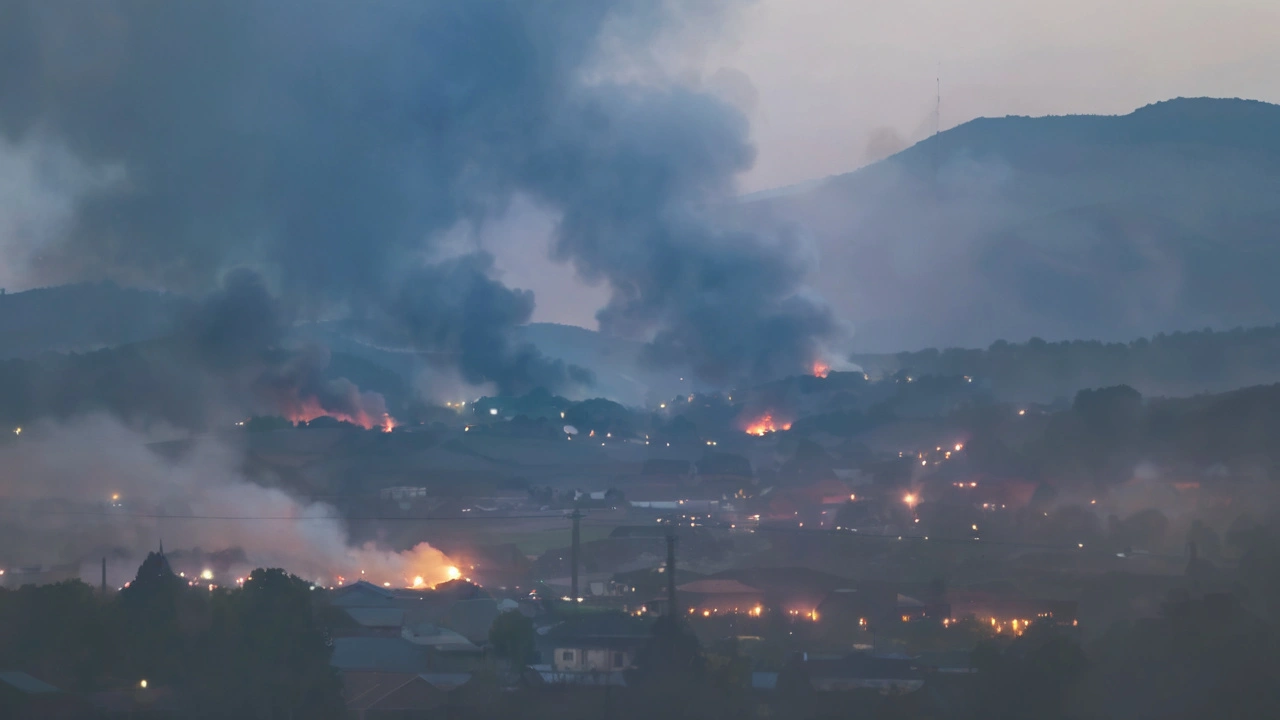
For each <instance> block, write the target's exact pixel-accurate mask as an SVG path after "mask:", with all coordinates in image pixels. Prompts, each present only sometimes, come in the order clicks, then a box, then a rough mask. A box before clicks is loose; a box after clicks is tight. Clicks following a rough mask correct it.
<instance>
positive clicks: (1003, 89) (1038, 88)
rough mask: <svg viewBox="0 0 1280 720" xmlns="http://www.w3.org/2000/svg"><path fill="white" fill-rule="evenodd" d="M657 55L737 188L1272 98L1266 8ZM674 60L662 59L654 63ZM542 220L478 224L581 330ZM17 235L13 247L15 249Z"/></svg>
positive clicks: (967, 10) (852, 20)
mask: <svg viewBox="0 0 1280 720" xmlns="http://www.w3.org/2000/svg"><path fill="white" fill-rule="evenodd" d="M676 36H677V37H676V38H675V39H674V40H672V41H671V42H668V43H666V44H664V45H662V46H660V47H659V48H658V49H657V50H655V55H657V56H658V57H657V58H656V59H657V60H658V62H659V63H660V64H666V65H670V66H672V67H675V68H679V69H680V70H683V71H688V73H689V77H690V78H692V79H694V81H695V82H696V81H698V78H699V77H700V78H701V82H703V83H704V84H705V85H706V86H707V87H710V88H712V89H714V90H716V91H719V92H722V93H723V94H724V95H725V96H726V97H729V98H730V99H732V100H734V102H736V103H737V104H739V105H740V106H741V107H742V108H743V109H744V110H745V111H746V112H747V113H748V116H749V117H750V119H751V121H752V128H753V130H752V132H753V137H754V140H755V142H756V145H757V148H758V158H757V163H756V165H755V167H754V169H753V170H751V171H750V172H749V173H747V174H746V175H745V176H744V177H742V178H741V189H742V190H743V191H746V192H750V191H755V190H761V189H766V188H770V187H777V186H781V185H786V184H790V183H794V182H799V181H803V180H807V179H811V178H819V177H824V176H827V175H831V174H836V173H841V172H847V171H849V170H853V169H855V168H857V167H859V166H861V165H864V164H866V163H867V162H868V161H870V160H875V159H879V158H880V157H883V156H885V155H887V154H889V153H891V152H893V151H895V150H897V149H901V147H903V146H905V145H907V144H910V143H912V142H915V141H917V140H919V139H921V138H922V137H924V136H925V135H927V134H928V133H930V132H932V131H933V127H934V119H933V118H934V97H935V78H936V77H937V76H938V75H939V70H940V72H941V80H942V105H941V124H942V127H943V128H944V129H945V128H947V127H951V126H954V125H957V124H960V123H962V122H965V121H968V120H970V119H972V118H975V117H979V116H1000V115H1006V114H1019V115H1046V114H1066V113H1105V114H1123V113H1127V112H1130V111H1132V110H1133V109H1135V108H1137V107H1140V106H1142V105H1145V104H1147V103H1151V102H1155V101H1159V100H1165V99H1169V98H1172V97H1177V96H1216V97H1245V98H1252V99H1258V100H1266V101H1270V102H1280V73H1277V68H1280V42H1277V41H1276V40H1277V38H1280V0H1071V1H1070V2H1067V1H1066V0H888V1H886V0H876V1H875V2H871V1H869V0H755V2H754V3H752V4H750V5H749V7H748V8H747V9H746V10H745V11H744V12H743V13H742V14H741V15H740V16H739V17H737V18H736V20H734V21H733V23H732V25H731V26H730V27H727V28H723V29H722V30H721V31H712V30H709V29H708V28H706V27H705V26H704V25H697V24H693V23H691V24H690V25H689V27H687V28H685V29H684V32H683V33H676ZM667 56H670V57H667ZM99 181H100V178H97V177H96V176H94V175H93V174H91V173H88V172H87V171H86V170H85V169H84V168H81V167H79V166H78V165H77V164H76V163H75V161H74V159H72V158H66V157H62V156H61V155H59V153H57V152H56V149H55V150H48V149H47V148H46V149H43V150H33V149H31V148H21V147H19V148H15V147H5V146H3V145H0V240H2V241H3V243H0V250H3V253H0V254H3V257H2V258H0V286H8V287H10V288H12V289H17V288H20V287H22V286H23V285H24V284H25V283H24V282H23V280H24V275H25V273H24V265H25V262H24V261H25V257H24V256H23V253H22V252H20V250H21V249H23V248H29V247H32V246H38V244H39V240H40V237H41V234H42V233H48V232H56V231H58V229H59V228H61V227H62V221H63V220H65V219H66V218H67V217H68V216H69V214H70V210H71V208H70V207H69V206H68V204H67V199H66V197H64V193H63V192H53V190H52V189H53V188H58V189H59V190H65V188H66V187H67V186H68V184H71V185H72V186H75V187H92V186H93V185H94V184H95V183H97V182H99ZM554 222H555V220H554V218H551V217H547V216H545V215H540V214H539V213H538V212H537V211H536V210H531V209H530V208H529V207H528V206H527V204H518V205H517V208H516V210H515V211H514V212H513V213H512V214H511V216H510V217H508V218H506V219H504V220H502V221H498V222H494V223H491V224H490V226H489V227H487V228H484V229H482V230H481V232H480V235H479V238H480V243H481V244H482V245H483V246H485V247H486V248H487V249H490V250H492V251H493V252H495V254H496V255H497V256H498V267H499V269H500V270H501V271H502V272H503V279H504V281H505V282H506V283H507V284H509V285H512V286H515V287H523V288H528V289H531V290H533V291H534V292H535V296H536V298H537V303H538V304H537V309H536V311H535V315H534V319H535V320H541V321H556V322H569V323H574V324H579V325H583V326H586V327H594V326H595V321H594V313H595V311H596V309H597V308H598V307H600V306H601V305H602V304H603V302H604V300H605V298H606V294H605V289H604V288H599V287H597V288H586V287H584V286H583V285H581V284H580V283H579V282H578V281H576V280H575V279H574V276H573V270H572V268H569V267H565V266H561V265H556V264H554V263H552V262H551V261H549V260H547V259H546V251H547V244H548V239H549V237H550V235H551V233H552V232H553V228H554ZM15 239H16V240H15Z"/></svg>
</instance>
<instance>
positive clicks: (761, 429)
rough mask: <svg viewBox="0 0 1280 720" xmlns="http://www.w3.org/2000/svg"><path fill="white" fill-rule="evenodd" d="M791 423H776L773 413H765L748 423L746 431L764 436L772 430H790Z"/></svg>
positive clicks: (749, 433)
mask: <svg viewBox="0 0 1280 720" xmlns="http://www.w3.org/2000/svg"><path fill="white" fill-rule="evenodd" d="M790 429H791V423H789V422H788V423H775V422H774V420H773V413H765V414H764V415H762V416H761V417H760V418H758V419H756V420H754V421H752V422H750V423H748V424H747V427H746V433H747V434H748V435H755V436H757V437H764V436H765V435H768V434H769V433H772V432H777V431H779V430H790Z"/></svg>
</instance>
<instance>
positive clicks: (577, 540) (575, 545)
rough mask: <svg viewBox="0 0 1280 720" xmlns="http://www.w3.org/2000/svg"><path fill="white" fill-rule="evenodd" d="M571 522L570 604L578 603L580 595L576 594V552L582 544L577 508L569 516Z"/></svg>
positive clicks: (580, 519) (579, 513)
mask: <svg viewBox="0 0 1280 720" xmlns="http://www.w3.org/2000/svg"><path fill="white" fill-rule="evenodd" d="M569 519H570V520H573V540H572V542H571V543H570V545H569V586H570V591H569V597H570V598H571V602H575V603H576V602H578V598H579V597H581V595H579V594H578V550H579V546H580V545H581V544H582V537H581V531H580V529H579V525H580V524H581V522H582V511H581V510H579V509H578V508H574V509H573V514H572V515H570V516H569Z"/></svg>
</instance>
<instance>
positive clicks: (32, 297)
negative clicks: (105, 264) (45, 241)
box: [0, 283, 185, 359]
mask: <svg viewBox="0 0 1280 720" xmlns="http://www.w3.org/2000/svg"><path fill="white" fill-rule="evenodd" d="M184 304H185V301H184V300H183V299H181V298H180V297H178V296H176V295H170V294H166V293H159V292H148V291H145V290H135V289H131V288H122V287H120V286H118V285H114V284H112V283H83V284H77V285H62V286H58V287H50V288H41V289H38V290H28V291H26V292H20V293H5V294H3V295H0V359H8V358H27V357H34V356H36V355H39V354H41V353H44V352H86V351H90V350H97V349H100V348H105V347H112V346H115V345H122V344H125V343H133V342H139V341H143V340H149V339H151V338H154V337H157V336H159V335H161V334H163V333H165V332H167V331H168V330H169V329H170V328H172V327H173V323H174V320H175V318H176V317H177V316H178V313H179V312H180V311H181V308H182V307H183V306H184Z"/></svg>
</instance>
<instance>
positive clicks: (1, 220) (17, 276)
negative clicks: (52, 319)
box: [0, 134, 124, 290]
mask: <svg viewBox="0 0 1280 720" xmlns="http://www.w3.org/2000/svg"><path fill="white" fill-rule="evenodd" d="M123 179H124V171H123V168H120V167H115V166H111V167H105V168H100V169H94V168H91V167H89V166H87V165H85V164H84V163H82V162H80V161H79V160H78V159H77V158H76V157H75V156H74V155H72V154H71V153H70V152H68V151H67V149H66V147H65V146H63V145H62V144H61V143H59V142H55V141H53V140H49V139H46V138H42V137H40V136H39V135H38V134H33V135H28V136H26V137H24V138H23V139H22V140H21V141H19V142H10V141H8V140H6V139H5V138H4V137H0V254H3V257H4V262H2V263H0V287H4V288H6V289H8V290H23V289H27V285H28V284H29V283H30V277H29V276H30V273H29V271H30V269H31V265H32V263H33V261H38V259H39V255H40V251H41V249H42V248H43V247H45V246H46V245H48V244H49V243H52V242H55V241H58V240H60V239H61V237H62V236H63V235H64V234H65V233H66V232H67V230H68V229H69V227H70V225H71V224H72V223H73V222H74V220H75V214H76V210H77V207H78V202H79V200H80V198H82V197H84V196H85V195H87V194H89V193H93V192H96V191H101V190H104V189H107V188H110V187H112V186H113V185H117V184H119V183H120V182H121V181H123Z"/></svg>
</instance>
